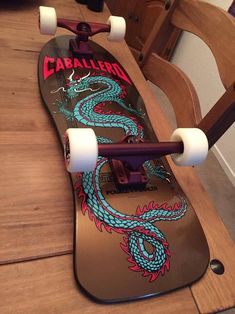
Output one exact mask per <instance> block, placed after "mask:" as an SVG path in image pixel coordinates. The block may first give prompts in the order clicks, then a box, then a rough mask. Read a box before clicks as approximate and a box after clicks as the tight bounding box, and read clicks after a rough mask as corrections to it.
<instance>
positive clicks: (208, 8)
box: [138, 0, 235, 147]
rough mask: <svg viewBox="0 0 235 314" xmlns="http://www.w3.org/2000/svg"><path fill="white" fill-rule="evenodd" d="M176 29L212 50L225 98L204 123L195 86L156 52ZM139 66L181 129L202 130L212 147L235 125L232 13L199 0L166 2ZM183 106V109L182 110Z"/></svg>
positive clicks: (233, 27)
mask: <svg viewBox="0 0 235 314" xmlns="http://www.w3.org/2000/svg"><path fill="white" fill-rule="evenodd" d="M172 27H176V28H178V29H181V30H185V31H188V32H191V33H193V34H195V35H196V36H198V37H199V38H201V39H202V40H203V41H204V42H205V43H206V44H207V46H209V48H210V49H211V51H212V53H213V55H214V57H215V60H216V63H217V66H218V70H219V75H220V78H221V81H222V83H223V85H224V87H225V90H226V91H225V94H224V95H223V96H222V97H221V99H220V100H219V101H218V102H217V103H216V104H215V106H214V107H213V108H212V110H211V111H210V112H209V113H208V114H207V115H206V117H204V118H203V119H202V116H201V110H200V104H199V100H198V96H197V93H196V91H195V88H194V87H193V84H192V83H191V81H190V79H189V78H188V77H187V75H186V74H185V73H184V72H183V71H181V70H180V69H179V68H178V67H177V66H175V65H173V64H171V63H170V62H168V61H166V60H164V59H162V58H161V57H159V56H158V55H157V54H156V53H154V52H153V48H154V47H156V44H157V42H159V41H164V40H165V36H164V34H167V32H168V31H169V28H172ZM138 61H139V65H140V67H141V69H142V71H143V73H144V75H145V76H146V78H147V79H148V80H150V81H151V82H152V83H154V84H155V85H157V86H158V87H160V89H161V90H162V91H163V92H164V93H165V94H166V95H167V96H168V98H169V100H170V102H171V104H172V106H173V109H174V112H175V117H176V122H177V126H178V127H196V126H197V127H199V128H201V129H202V130H203V131H204V132H205V133H206V135H207V136H208V137H209V138H210V140H209V145H210V147H211V146H212V145H214V143H215V142H216V141H217V140H218V138H219V137H220V136H221V135H222V134H223V133H224V132H225V131H226V130H227V128H229V127H230V125H231V124H232V123H233V122H234V121H235V19H234V17H232V16H231V15H230V14H229V13H227V12H225V11H223V10H222V9H219V8H217V7H215V6H213V5H210V4H208V3H205V2H201V1H198V0H171V1H166V6H165V10H164V11H163V13H162V15H161V16H160V18H159V19H158V20H157V21H156V23H155V25H154V27H153V29H152V32H151V34H150V35H149V38H148V40H147V41H146V43H145V45H144V47H143V49H142V51H141V53H140V55H139V60H138ZM182 104H183V107H182Z"/></svg>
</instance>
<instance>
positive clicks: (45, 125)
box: [0, 0, 235, 314]
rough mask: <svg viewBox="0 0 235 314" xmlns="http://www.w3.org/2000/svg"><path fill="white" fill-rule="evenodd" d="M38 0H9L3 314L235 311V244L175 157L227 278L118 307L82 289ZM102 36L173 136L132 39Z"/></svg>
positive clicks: (3, 80) (3, 100)
mask: <svg viewBox="0 0 235 314" xmlns="http://www.w3.org/2000/svg"><path fill="white" fill-rule="evenodd" d="M4 2H5V1H4ZM40 3H41V4H43V5H48V6H54V7H56V9H57V12H58V15H59V16H63V17H68V18H71V19H83V20H91V21H97V22H104V21H105V20H106V19H107V17H108V15H109V12H108V10H107V8H106V7H105V9H104V12H102V13H94V12H91V11H88V10H87V8H86V6H82V5H79V4H77V2H75V1H74V0H66V1H59V0H45V1H37V5H39V4H40ZM65 3H66V5H65ZM37 5H35V1H26V0H25V1H8V2H7V3H6V2H5V4H2V3H1V4H0V24H1V33H0V52H1V55H0V56H1V64H0V73H1V76H0V88H1V97H0V145H1V148H0V149H1V154H0V178H1V180H0V264H1V266H0V300H1V301H0V312H1V313H2V314H3V313H62V312H63V313H136V312H141V311H144V313H199V312H201V313H208V312H213V311H218V310H223V309H226V308H230V307H233V306H234V304H235V288H234V287H235V271H234V269H235V258H234V256H235V254H234V244H233V242H232V240H231V238H230V237H229V234H228V232H227V230H226V229H225V227H224V225H223V224H222V222H221V219H220V218H219V217H218V215H217V213H216V211H215V209H214V207H213V205H212V203H211V201H210V200H209V199H208V197H207V195H206V192H205V190H204V189H203V187H202V186H201V185H200V183H199V181H198V179H197V177H196V175H195V173H194V170H193V169H191V168H187V169H185V168H184V169H181V168H177V167H175V166H174V165H173V164H172V163H171V161H170V160H169V163H170V166H171V167H172V171H173V172H174V173H175V175H176V177H177V179H178V181H179V183H180V184H181V186H182V188H183V190H184V192H185V193H186V194H187V195H188V198H189V200H190V201H191V203H192V205H193V206H194V208H195V211H196V212H197V215H198V217H199V219H200V221H201V223H202V225H203V229H204V231H205V234H206V236H207V239H208V243H209V246H210V253H211V258H212V259H213V258H217V259H219V260H221V261H222V262H223V264H224V266H225V273H224V274H223V275H221V276H219V275H216V274H214V273H213V272H212V270H211V269H210V268H208V270H207V273H206V275H205V276H204V277H203V278H202V279H201V280H200V281H198V282H197V283H195V284H194V285H192V286H191V287H186V288H184V289H180V290H178V291H176V292H173V293H170V294H167V295H164V296H161V297H155V298H152V299H148V300H143V301H138V302H130V303H124V304H116V305H102V304H97V303H94V302H93V301H91V300H90V299H88V298H87V297H86V296H85V295H83V293H82V292H81V291H80V290H79V289H78V288H77V286H76V283H75V280H74V278H73V268H72V241H73V239H72V236H73V201H72V192H71V188H70V182H69V177H68V175H67V174H66V171H65V169H64V162H63V156H62V153H61V148H60V144H59V141H58V139H57V136H56V133H55V130H54V128H53V125H52V123H51V121H50V118H49V116H48V114H47V112H46V110H45V108H44V106H43V104H42V101H41V99H40V95H39V90H38V83H37V60H38V54H39V52H40V49H41V47H42V46H43V44H44V43H46V41H47V40H49V38H50V37H49V36H48V37H47V36H42V35H40V34H39V30H38V25H37V24H38V16H37V15H38V8H37ZM65 32H67V31H64V30H58V32H57V34H60V33H65ZM94 40H95V41H97V42H98V43H100V44H102V45H103V46H104V47H106V48H108V49H109V50H110V52H111V53H113V54H114V55H115V56H116V57H117V59H118V60H119V61H120V63H121V64H122V65H123V66H124V67H125V68H126V70H127V72H128V73H129V75H130V77H131V78H132V79H133V80H134V81H135V82H136V86H137V88H138V89H139V92H140V94H141V95H142V97H143V99H144V100H145V103H146V106H147V107H148V112H149V115H150V117H152V118H153V119H152V124H153V126H154V128H155V132H156V133H157V135H158V137H159V139H160V140H167V139H168V138H169V136H170V134H171V132H172V130H171V129H170V126H169V124H168V122H167V120H166V118H165V117H164V116H163V113H162V112H161V110H160V107H159V105H158V103H157V100H156V99H154V97H153V95H152V93H151V92H150V90H149V89H148V85H147V83H146V81H145V80H144V77H143V75H142V73H141V71H140V70H139V68H138V66H137V65H136V62H135V61H134V58H133V57H132V55H131V53H130V51H129V49H128V47H127V45H126V44H125V43H124V42H123V43H114V44H110V43H108V42H107V41H106V39H105V35H104V34H100V35H97V36H95V37H94ZM156 117H158V118H157V119H156ZM156 121H157V122H156Z"/></svg>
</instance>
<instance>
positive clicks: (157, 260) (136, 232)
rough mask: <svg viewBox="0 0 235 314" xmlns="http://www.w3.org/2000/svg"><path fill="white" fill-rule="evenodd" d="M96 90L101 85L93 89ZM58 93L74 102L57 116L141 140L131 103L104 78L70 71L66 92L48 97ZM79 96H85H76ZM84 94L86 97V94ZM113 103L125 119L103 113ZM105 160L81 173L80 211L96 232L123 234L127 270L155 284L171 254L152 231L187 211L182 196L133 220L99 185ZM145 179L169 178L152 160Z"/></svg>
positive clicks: (160, 236) (163, 240) (152, 206)
mask: <svg viewBox="0 0 235 314" xmlns="http://www.w3.org/2000/svg"><path fill="white" fill-rule="evenodd" d="M97 86H102V88H101V87H97ZM60 89H62V90H63V91H64V92H65V97H66V99H67V100H70V101H71V100H72V99H75V105H74V108H73V110H71V109H70V110H69V109H68V107H69V106H68V104H67V101H64V102H60V101H57V102H56V105H57V107H58V110H59V112H60V113H61V114H63V115H64V116H65V117H66V119H68V120H70V121H77V122H79V123H82V124H83V125H85V126H87V127H103V128H110V127H112V128H121V129H122V130H123V132H124V134H125V135H132V136H136V137H138V138H143V137H144V131H143V127H142V126H141V125H140V123H139V122H138V120H137V119H136V117H137V116H138V115H140V114H141V112H138V111H137V110H135V109H133V108H132V106H131V104H125V101H124V99H123V98H125V89H124V87H123V86H121V84H120V83H119V82H117V81H115V80H113V79H111V78H109V77H107V76H102V75H97V74H96V75H92V74H90V73H88V74H87V75H84V76H83V77H80V78H79V77H75V74H74V70H73V72H72V74H71V75H70V76H69V78H68V84H67V86H66V87H60V88H59V89H57V90H54V91H52V93H56V92H58V91H59V90H60ZM82 93H83V97H80V98H79V100H76V97H78V96H79V95H81V94H82ZM84 93H85V94H84ZM111 102H112V103H113V102H114V103H116V104H118V105H119V106H120V110H122V109H124V110H125V111H128V112H129V114H128V115H126V114H124V113H123V111H121V112H114V111H111V110H107V109H106V110H105V106H106V104H109V103H111ZM97 139H98V142H99V143H111V142H112V140H111V139H109V138H105V137H98V138H97ZM106 163H107V159H106V158H104V157H102V156H99V157H98V161H97V165H96V168H95V170H94V171H93V172H84V173H82V174H80V176H81V181H79V183H78V184H77V186H76V187H75V188H76V189H77V190H78V195H79V197H81V198H82V212H83V214H85V213H86V212H88V214H89V217H90V219H91V220H92V221H94V222H95V224H96V226H97V228H98V230H99V231H102V227H103V228H104V229H105V230H106V231H107V232H111V231H115V232H117V233H120V234H124V237H123V243H121V244H120V246H121V248H122V250H123V251H124V252H125V253H126V254H127V255H128V261H129V262H130V263H131V266H130V267H129V268H130V269H131V270H133V271H136V272H141V273H142V275H143V276H144V277H148V278H149V281H150V282H153V281H154V280H156V279H157V278H158V276H159V274H161V275H164V274H165V271H168V270H169V269H170V262H169V258H170V250H169V244H168V242H167V239H166V237H165V236H164V234H163V233H162V232H161V231H160V230H159V229H158V228H157V227H156V225H155V223H156V222H157V221H162V220H163V221H176V220H178V219H180V218H182V217H183V216H184V215H185V213H186V210H187V203H186V201H185V199H184V198H183V197H179V202H176V203H175V204H174V205H173V206H169V205H168V204H167V203H164V204H161V205H159V204H156V203H154V202H153V201H152V202H150V203H149V204H147V205H146V206H144V207H143V208H140V207H139V206H138V208H137V209H136V213H135V215H127V214H124V213H122V212H121V211H118V210H117V209H115V208H113V207H112V206H111V205H110V204H109V203H108V202H107V201H106V199H105V196H104V195H103V193H102V190H101V187H100V184H99V174H100V171H101V168H102V167H103V166H104V164H106ZM144 167H145V169H146V172H147V173H148V176H149V177H151V176H156V177H158V178H160V179H162V180H164V179H167V177H166V171H165V169H164V168H163V167H162V166H161V167H160V166H159V167H157V166H154V164H153V163H152V162H150V161H148V162H145V163H144ZM146 242H148V243H149V244H150V245H151V246H152V248H153V249H152V250H151V252H149V251H148V250H147V249H146V245H145V243H146Z"/></svg>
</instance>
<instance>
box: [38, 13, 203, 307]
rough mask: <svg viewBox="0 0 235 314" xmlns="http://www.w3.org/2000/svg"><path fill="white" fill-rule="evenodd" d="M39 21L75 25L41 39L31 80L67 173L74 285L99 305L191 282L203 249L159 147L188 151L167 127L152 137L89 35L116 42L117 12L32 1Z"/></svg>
mask: <svg viewBox="0 0 235 314" xmlns="http://www.w3.org/2000/svg"><path fill="white" fill-rule="evenodd" d="M39 21H40V22H39V23H40V29H41V32H42V33H47V34H54V33H55V31H56V27H58V26H59V27H64V28H67V29H69V30H70V31H72V32H73V33H75V35H71V36H70V35H62V36H58V37H54V38H52V39H51V40H50V41H49V42H47V43H46V44H45V46H44V47H43V48H42V50H41V53H40V55H39V62H38V80H39V88H40V93H41V97H42V100H43V103H44V105H45V106H46V108H47V109H48V112H49V114H50V116H51V118H52V120H53V122H54V125H55V127H56V130H57V133H58V136H59V139H60V141H61V144H62V147H63V148H64V155H65V164H66V166H67V169H68V170H69V171H70V172H71V173H70V176H71V184H72V189H73V193H74V275H75V279H76V281H77V283H78V285H79V287H80V288H81V289H82V290H83V291H85V292H86V293H87V294H88V295H89V296H91V297H92V298H94V299H95V300H97V301H101V302H107V303H109V302H120V301H128V300H134V299H140V298H145V297H150V296H156V295H159V294H162V293H166V292H169V291H172V290H175V289H177V288H181V287H184V286H186V285H189V284H192V283H193V282H195V281H196V280H198V279H199V278H200V277H202V276H203V274H204V272H205V271H206V269H207V266H208V263H209V249H208V245H207V241H206V238H205V235H204V233H203V230H202V227H201V225H200V223H199V220H198V218H197V216H196V214H195V212H194V210H193V208H192V206H191V204H190V203H189V201H188V199H187V197H186V195H184V193H183V191H182V189H181V188H180V186H179V184H178V183H177V181H176V179H175V177H174V175H173V174H172V173H171V171H170V168H169V166H168V163H167V161H166V159H165V157H164V156H163V155H166V154H170V153H174V155H173V156H175V157H174V158H175V162H176V163H177V162H178V163H179V164H187V163H194V162H195V158H194V157H192V156H191V155H190V154H191V153H190V152H188V153H187V154H188V155H190V156H189V157H188V156H187V154H186V155H185V154H184V157H183V159H182V158H181V157H182V151H183V148H182V142H180V141H179V139H178V135H177V134H175V135H174V138H173V141H172V142H170V141H169V142H166V143H159V142H158V139H157V137H156V135H155V133H154V131H153V129H152V126H151V123H150V120H149V117H148V114H147V111H146V108H145V104H144V101H143V99H142V98H141V97H140V95H139V93H138V90H137V89H136V87H135V84H134V82H133V81H132V80H131V78H130V77H129V76H128V73H127V72H126V71H125V69H124V68H123V67H122V65H121V64H120V63H119V62H118V60H116V59H115V57H114V56H112V55H111V54H110V53H109V52H108V51H107V50H105V49H104V48H103V47H101V46H99V45H98V44H96V43H95V42H94V41H92V40H90V37H91V36H93V35H95V34H96V33H98V32H107V34H108V39H109V40H121V39H122V38H123V37H124V34H125V24H124V20H123V19H122V18H118V17H111V19H109V21H108V24H97V23H85V22H78V21H72V20H66V19H60V18H57V17H56V13H55V10H54V9H53V8H46V7H40V19H39ZM113 21H115V22H113ZM111 44H112V43H110V45H111ZM155 119H157V117H155ZM192 132H193V131H192ZM181 133H182V132H181ZM181 133H180V134H181ZM181 135H182V134H181ZM191 135H192V134H191ZM196 136H198V135H196ZM177 141H178V142H177ZM190 141H191V140H190V138H189V139H188V142H190ZM199 150H200V149H199ZM197 155H198V153H197ZM199 155H200V154H199ZM191 157H192V158H191ZM198 158H199V159H200V158H201V157H200V156H197V157H196V159H198Z"/></svg>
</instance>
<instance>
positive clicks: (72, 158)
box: [64, 128, 98, 172]
mask: <svg viewBox="0 0 235 314" xmlns="http://www.w3.org/2000/svg"><path fill="white" fill-rule="evenodd" d="M64 154H65V164H66V168H67V170H68V171H69V172H83V171H93V170H94V169H95V166H96V162H97V158H98V143H97V139H96V135H95V132H94V131H93V130H92V129H79V128H74V129H72V128H71V129H67V130H66V133H65V144H64Z"/></svg>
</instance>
